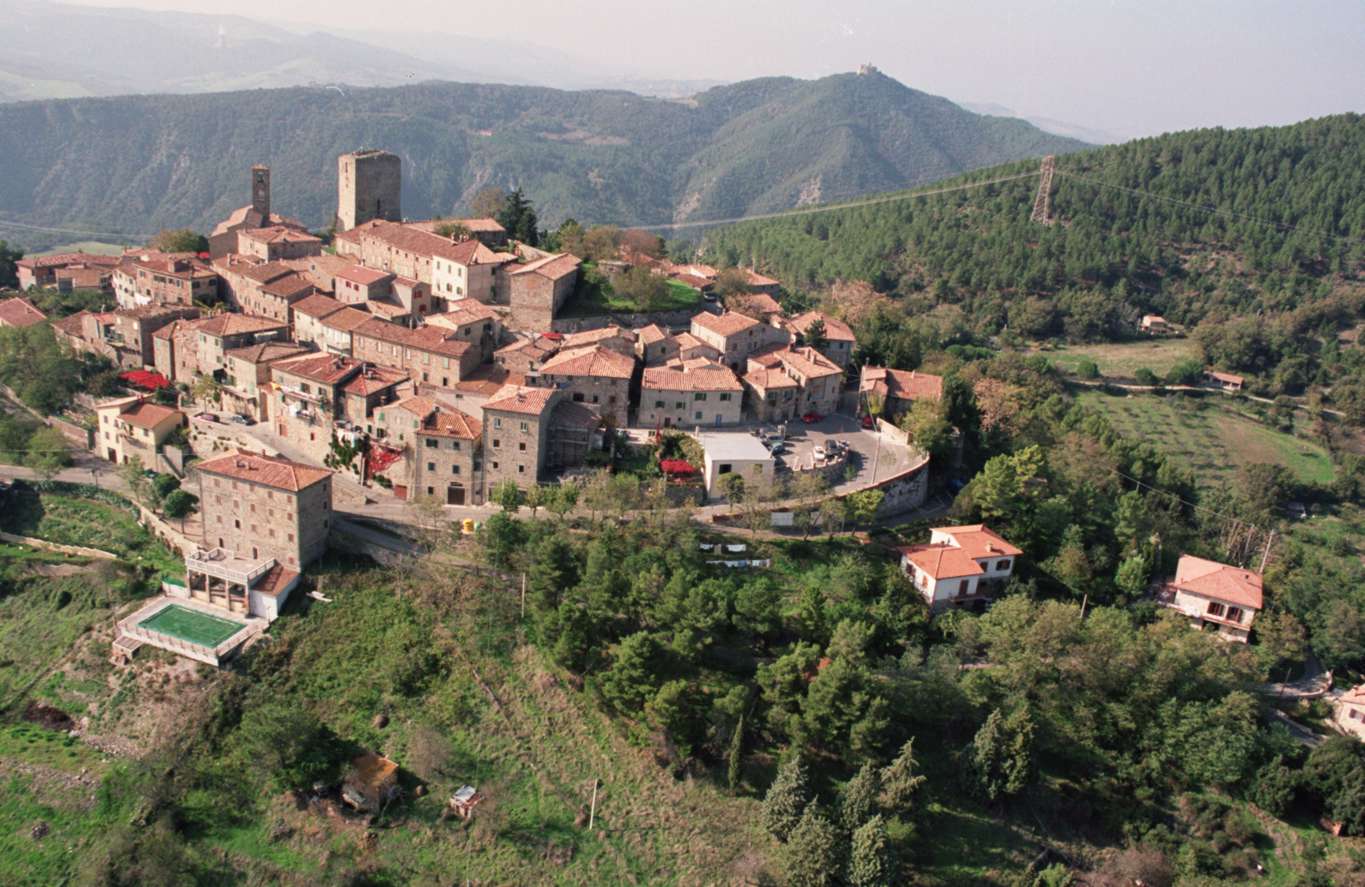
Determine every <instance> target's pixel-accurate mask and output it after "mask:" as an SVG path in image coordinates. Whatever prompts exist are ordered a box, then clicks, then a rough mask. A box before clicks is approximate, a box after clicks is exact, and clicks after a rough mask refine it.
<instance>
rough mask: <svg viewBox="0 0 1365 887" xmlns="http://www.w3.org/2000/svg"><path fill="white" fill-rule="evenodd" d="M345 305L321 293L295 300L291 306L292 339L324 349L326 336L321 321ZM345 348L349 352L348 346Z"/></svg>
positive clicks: (320, 349)
mask: <svg viewBox="0 0 1365 887" xmlns="http://www.w3.org/2000/svg"><path fill="white" fill-rule="evenodd" d="M345 307H346V306H345V305H343V304H341V303H340V302H338V301H337V300H336V299H333V298H332V297H331V296H324V295H322V294H321V293H314V294H313V295H311V296H308V297H307V298H304V299H300V300H299V301H297V302H295V303H294V304H293V305H292V306H291V308H292V313H293V315H294V326H293V333H294V341H295V342H307V343H309V344H311V345H313V346H314V347H316V348H317V349H318V350H319V351H323V350H326V349H325V348H323V341H324V340H325V338H326V337H325V335H324V330H323V326H322V321H324V320H326V319H327V318H328V317H331V316H332V315H333V314H336V313H337V312H338V311H340V310H341V309H342V308H345ZM347 350H348V352H349V348H348V349H347Z"/></svg>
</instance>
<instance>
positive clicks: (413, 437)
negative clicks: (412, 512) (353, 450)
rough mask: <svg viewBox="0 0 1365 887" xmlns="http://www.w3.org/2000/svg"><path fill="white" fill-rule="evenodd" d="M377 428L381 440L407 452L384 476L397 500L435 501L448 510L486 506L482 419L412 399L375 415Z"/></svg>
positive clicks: (436, 403)
mask: <svg viewBox="0 0 1365 887" xmlns="http://www.w3.org/2000/svg"><path fill="white" fill-rule="evenodd" d="M374 427H375V437H376V438H377V439H378V441H380V442H381V443H382V444H383V445H384V446H388V447H394V448H398V449H401V451H402V453H403V458H402V459H401V460H400V461H398V462H397V463H395V464H394V465H393V466H392V467H390V468H389V469H388V470H387V471H386V472H385V476H387V477H388V478H389V480H390V482H391V483H392V484H393V491H394V495H396V496H398V498H400V499H415V498H417V497H419V496H427V497H435V498H436V499H438V500H439V501H441V502H442V503H444V504H446V505H478V504H481V503H482V502H483V483H482V478H481V477H480V474H481V472H482V468H483V466H482V459H481V452H482V447H483V428H482V424H481V423H480V422H479V420H478V419H475V418H474V417H473V416H470V415H468V414H466V413H463V412H461V411H460V410H457V409H453V408H451V407H447V406H443V405H442V404H440V403H439V402H437V401H436V400H434V399H432V398H429V397H418V396H414V397H408V398H404V399H403V400H400V401H396V402H395V403H392V404H389V405H387V406H385V407H382V408H380V409H379V410H377V411H376V412H375V415H374Z"/></svg>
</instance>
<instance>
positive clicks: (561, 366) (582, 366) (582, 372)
mask: <svg viewBox="0 0 1365 887" xmlns="http://www.w3.org/2000/svg"><path fill="white" fill-rule="evenodd" d="M540 371H541V373H543V374H544V375H549V376H598V377H602V378H607V379H629V378H630V377H631V376H633V375H634V374H635V358H633V357H628V356H626V355H624V354H622V353H621V352H619V351H613V350H611V349H610V348H604V347H602V346H601V345H597V346H594V347H590V348H578V349H569V350H564V351H560V352H559V353H558V354H556V355H555V356H554V357H552V358H550V359H549V360H547V361H545V363H543V364H541V367H540Z"/></svg>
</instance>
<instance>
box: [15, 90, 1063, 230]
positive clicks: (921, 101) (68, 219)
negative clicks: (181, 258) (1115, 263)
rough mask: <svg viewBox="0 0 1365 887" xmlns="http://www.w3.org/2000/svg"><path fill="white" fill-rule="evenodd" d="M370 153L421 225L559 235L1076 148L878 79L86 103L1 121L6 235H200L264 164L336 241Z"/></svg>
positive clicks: (297, 210)
mask: <svg viewBox="0 0 1365 887" xmlns="http://www.w3.org/2000/svg"><path fill="white" fill-rule="evenodd" d="M362 146H383V147H385V148H387V149H389V150H391V151H394V152H396V153H398V154H400V155H401V156H402V157H403V161H404V170H403V171H404V194H403V208H404V211H405V213H406V214H407V215H409V216H411V217H421V216H427V215H431V214H436V213H451V212H454V211H457V210H458V209H459V208H460V207H461V205H462V204H463V202H465V201H467V200H468V198H469V197H470V196H472V194H473V193H474V192H475V191H477V190H478V189H479V188H480V187H483V186H485V185H488V184H498V185H504V186H512V185H517V186H520V187H522V188H523V189H524V190H525V191H526V193H527V194H528V196H529V197H530V198H531V199H532V200H533V201H535V203H536V205H537V207H538V209H539V210H540V216H541V220H542V222H543V223H547V224H550V225H555V224H558V223H559V222H560V221H562V220H563V219H564V218H566V217H570V216H572V217H576V218H578V219H580V220H585V221H594V222H613V223H620V224H629V223H649V222H659V221H666V220H669V219H706V218H723V217H727V216H735V215H740V214H743V213H746V212H751V211H758V210H771V209H779V208H785V207H790V206H794V205H797V204H798V203H800V202H811V201H817V200H819V201H828V200H838V199H843V198H847V197H851V196H856V195H859V194H864V193H868V192H871V191H885V190H890V189H894V188H901V187H909V186H913V185H917V184H921V183H924V182H928V181H933V180H936V179H940V178H943V177H944V176H948V175H953V174H956V173H961V172H964V171H966V170H970V169H974V168H977V167H980V166H987V165H990V164H994V163H1000V162H1003V161H1007V160H1013V159H1018V158H1023V157H1034V156H1038V155H1040V154H1043V153H1047V152H1063V151H1069V150H1074V149H1076V148H1079V147H1081V143H1079V142H1075V141H1073V140H1070V139H1065V138H1060V137H1057V136H1051V135H1047V134H1045V133H1043V132H1042V131H1040V130H1038V129H1035V128H1034V127H1032V126H1030V125H1029V124H1027V123H1025V122H1023V121H1020V120H1007V119H1003V118H993V117H983V116H980V115H976V114H972V113H970V112H968V111H964V110H963V109H961V108H959V107H958V106H956V105H954V104H952V103H951V102H949V101H947V100H946V99H941V98H936V97H934V96H929V95H926V94H924V93H920V92H916V91H915V90H912V89H909V88H907V87H905V86H902V85H901V84H899V83H897V82H896V81H894V80H891V79H890V78H887V77H884V76H882V75H879V74H872V75H868V76H857V75H853V74H844V75H836V76H833V77H827V78H824V79H821V80H816V81H802V80H795V79H789V78H770V79H763V80H754V81H748V82H745V83H738V84H733V85H729V86H722V87H717V88H714V89H711V90H708V91H707V92H705V93H702V94H701V95H699V96H696V97H695V98H693V99H689V100H687V101H666V100H662V99H651V98H644V97H641V96H638V95H634V94H631V93H627V92H613V91H584V92H565V91H559V90H553V89H544V88H538V87H518V86H497V85H474V84H458V83H427V84H420V85H413V86H404V87H397V88H375V89H345V90H342V89H340V88H336V87H331V88H294V89H277V90H261V91H253V92H235V93H221V94H212V95H204V96H193V97H190V96H128V97H121V98H112V99H74V100H63V101H51V102H31V103H20V104H11V105H4V106H0V153H3V156H4V157H5V158H6V175H5V176H4V177H3V180H0V218H3V219H6V220H9V221H19V222H25V223H28V224H37V225H58V226H66V227H72V228H79V229H82V230H105V231H110V230H112V231H115V232H126V233H129V234H142V233H148V232H155V231H156V230H158V229H159V228H163V227H167V226H181V225H192V226H195V227H198V228H204V227H206V226H209V225H211V224H212V223H213V222H215V221H217V220H218V219H219V218H221V217H222V216H223V215H224V214H226V213H227V212H229V211H230V210H231V209H232V208H234V207H236V206H239V205H240V204H241V203H242V202H243V201H244V200H245V199H246V170H247V168H248V167H249V166H250V165H251V164H252V163H268V164H270V165H271V166H272V167H273V184H274V188H275V205H276V207H277V208H278V209H279V210H280V211H282V212H285V213H288V214H290V215H294V216H297V217H298V218H300V219H302V220H304V221H305V222H307V223H309V224H311V225H317V226H325V225H327V224H328V223H329V222H330V221H331V217H332V214H333V212H334V211H335V210H334V206H335V204H334V199H335V198H334V194H335V179H336V162H335V159H336V155H337V154H339V153H342V152H344V151H348V150H354V149H355V148H358V147H362ZM11 239H16V240H18V239H20V238H18V237H17V236H15V237H13V238H11ZM21 242H24V243H26V245H29V246H41V245H43V244H42V243H39V242H35V238H32V237H29V238H26V239H23V240H22V241H21Z"/></svg>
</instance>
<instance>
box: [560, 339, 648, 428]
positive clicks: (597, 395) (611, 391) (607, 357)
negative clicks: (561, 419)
mask: <svg viewBox="0 0 1365 887" xmlns="http://www.w3.org/2000/svg"><path fill="white" fill-rule="evenodd" d="M634 377H635V356H634V355H626V354H622V353H621V352H619V351H613V350H612V349H610V348H607V347H606V346H604V345H591V346H588V347H584V348H574V349H572V350H570V349H565V350H563V351H560V352H559V353H558V354H556V355H555V356H554V357H551V358H550V359H549V360H547V361H545V362H544V363H543V364H541V367H540V380H541V382H542V383H544V384H545V385H547V386H550V387H554V388H559V389H561V390H562V391H564V392H565V393H566V394H567V395H568V397H569V399H570V400H571V401H573V402H574V403H581V404H583V405H584V406H586V407H588V408H589V409H590V410H592V411H593V412H594V413H596V414H597V415H599V416H601V417H602V418H603V419H605V420H607V422H609V423H610V424H611V425H612V427H614V428H625V427H626V426H627V425H628V424H629V419H628V412H629V409H630V383H631V380H632V379H633V378H634Z"/></svg>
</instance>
